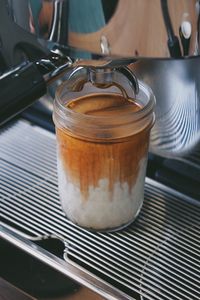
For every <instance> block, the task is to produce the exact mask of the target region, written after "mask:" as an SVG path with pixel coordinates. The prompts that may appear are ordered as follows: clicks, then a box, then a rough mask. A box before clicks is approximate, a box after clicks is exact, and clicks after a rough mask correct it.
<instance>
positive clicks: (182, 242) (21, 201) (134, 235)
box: [0, 121, 200, 300]
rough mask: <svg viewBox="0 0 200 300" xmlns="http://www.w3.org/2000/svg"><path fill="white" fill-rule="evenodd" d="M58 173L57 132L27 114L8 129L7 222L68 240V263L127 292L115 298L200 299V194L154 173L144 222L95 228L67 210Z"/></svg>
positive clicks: (1, 140) (3, 194) (3, 145)
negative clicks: (186, 192)
mask: <svg viewBox="0 0 200 300" xmlns="http://www.w3.org/2000/svg"><path fill="white" fill-rule="evenodd" d="M56 176H57V175H56V145H55V137H54V135H53V134H50V133H48V132H47V131H45V130H43V129H40V128H39V127H36V126H32V125H30V124H29V123H27V122H25V121H18V122H16V123H15V124H14V125H13V126H11V127H10V128H7V129H5V130H4V131H2V132H1V135H0V208H1V221H2V224H3V227H2V228H9V229H11V230H12V231H13V232H18V233H20V235H21V236H23V238H25V239H29V240H40V239H42V238H47V237H51V236H57V237H60V238H61V239H63V240H65V244H66V251H65V254H64V258H65V260H66V261H67V262H68V264H70V265H73V266H74V267H75V268H77V269H80V270H82V272H83V273H84V274H90V275H91V274H92V276H95V278H97V281H96V291H98V280H99V282H104V283H105V287H106V285H107V286H108V287H109V288H110V289H111V290H112V289H113V290H115V291H116V292H117V291H118V292H119V294H118V296H115V297H110V299H151V300H156V299H162V300H165V299H170V300H172V299H174V300H176V299H180V300H186V299H187V300H188V299H191V300H197V299H198V300H199V298H200V240H199V229H200V203H199V202H198V201H195V200H192V199H191V198H188V197H186V196H184V195H182V194H180V193H177V192H175V191H174V190H172V189H169V188H167V187H165V186H164V185H161V184H158V183H157V182H155V181H152V180H150V179H148V178H147V180H146V187H145V202H144V206H143V209H142V211H141V213H140V215H139V217H138V219H137V221H136V222H135V223H134V224H132V225H131V226H130V227H129V228H128V229H126V230H123V231H120V232H116V233H92V232H88V231H86V230H84V229H81V228H79V227H77V226H76V225H74V224H72V223H71V222H70V221H68V220H67V219H66V218H65V217H64V214H63V212H62V210H61V207H60V203H59V197H58V190H57V177H56ZM32 254H34V249H33V251H32ZM72 275H73V274H72ZM72 278H73V276H72ZM120 293H121V294H120ZM116 294H117V293H116ZM105 295H107V297H108V298H109V295H110V293H108V294H107V293H106V290H105ZM120 295H123V297H122V296H120Z"/></svg>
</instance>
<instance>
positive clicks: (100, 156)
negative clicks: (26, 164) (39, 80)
mask: <svg viewBox="0 0 200 300" xmlns="http://www.w3.org/2000/svg"><path fill="white" fill-rule="evenodd" d="M64 112H65V116H66V118H68V122H67V124H66V123H65V124H64V120H63V119H62V118H64V115H62V114H60V115H59V112H58V109H57V113H56V112H54V120H55V124H56V135H57V143H58V181H59V193H60V199H61V203H62V207H63V210H64V212H65V214H66V216H67V217H68V218H69V219H70V220H72V221H73V222H74V223H76V224H78V225H80V226H82V227H85V228H88V229H91V230H100V231H103V230H115V229H118V228H122V227H124V226H126V225H127V224H129V223H131V222H132V221H133V220H134V219H135V218H136V216H137V215H138V213H139V211H140V209H141V206H142V203H143V197H144V180H145V173H146V162H147V153H148V144H149V134H150V128H151V127H152V124H153V115H152V107H151V110H150V111H148V113H147V111H146V112H145V105H144V104H143V103H142V101H137V100H136V99H127V98H125V97H124V96H123V95H121V94H118V93H91V94H89V95H84V96H81V97H77V98H75V99H71V100H70V99H69V100H68V101H67V102H66V103H65V104H64V105H63V110H62V113H64ZM59 118H60V119H62V120H60V121H59ZM74 120H75V121H74Z"/></svg>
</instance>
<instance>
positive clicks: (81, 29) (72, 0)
mask: <svg viewBox="0 0 200 300" xmlns="http://www.w3.org/2000/svg"><path fill="white" fill-rule="evenodd" d="M85 20H88V21H87V22H85ZM103 26H105V18H104V12H103V7H102V2H101V0H81V1H80V0H69V28H70V30H71V31H72V32H77V33H91V32H95V31H97V30H99V29H101V28H102V27H103Z"/></svg>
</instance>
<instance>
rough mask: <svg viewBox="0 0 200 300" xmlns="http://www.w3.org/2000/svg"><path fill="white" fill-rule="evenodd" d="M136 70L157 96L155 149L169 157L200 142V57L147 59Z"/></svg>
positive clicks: (152, 148)
mask: <svg viewBox="0 0 200 300" xmlns="http://www.w3.org/2000/svg"><path fill="white" fill-rule="evenodd" d="M133 69H134V72H135V74H136V75H137V76H138V77H139V78H140V79H142V80H144V81H145V82H146V83H147V84H148V85H149V86H150V87H151V88H152V90H153V91H154V94H155V96H156V99H157V103H156V124H155V126H154V128H153V129H152V135H151V151H152V152H154V153H156V154H160V155H165V156H172V155H173V156H178V155H183V154H187V152H191V150H192V149H193V148H194V147H195V146H196V145H197V144H198V143H199V141H200V101H199V99H200V72H199V70H200V60H199V59H190V60H170V61H167V60H156V61H155V60H154V61H143V62H137V63H136V64H134V65H133Z"/></svg>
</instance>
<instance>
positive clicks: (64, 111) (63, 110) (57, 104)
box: [54, 80, 156, 123]
mask: <svg viewBox="0 0 200 300" xmlns="http://www.w3.org/2000/svg"><path fill="white" fill-rule="evenodd" d="M66 82H67V81H64V82H63V83H62V84H61V85H60V86H59V87H58V89H57V91H56V94H55V101H54V108H55V109H56V110H57V111H59V112H60V114H61V116H62V117H64V116H65V115H66V117H69V114H70V115H71V116H72V117H74V118H77V119H79V120H81V121H83V120H85V121H87V120H90V121H92V120H95V121H96V120H102V121H105V123H107V122H108V123H109V120H110V116H96V115H95V116H93V115H88V114H84V113H80V112H77V111H74V110H72V109H70V108H68V107H67V106H65V105H63V104H62V103H61V99H60V95H61V93H62V91H63V89H65V88H66V86H67V84H66ZM138 84H139V91H142V92H144V93H145V94H146V95H148V96H149V101H148V102H147V104H146V105H143V106H142V107H141V109H140V110H138V111H136V112H134V113H133V112H130V113H127V112H125V113H121V114H120V116H118V118H117V119H118V123H120V119H124V117H125V116H126V117H129V116H131V117H132V121H137V120H140V119H142V118H143V117H145V116H146V115H148V114H149V113H151V112H152V111H153V109H154V107H155V103H156V99H155V96H154V94H153V91H152V90H151V88H150V87H149V86H147V85H146V84H145V83H144V82H142V81H140V80H138ZM139 95H140V92H139ZM134 100H136V102H137V101H141V99H139V97H137V96H136V97H135V99H134ZM141 102H142V101H141ZM106 121H107V122H106Z"/></svg>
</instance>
